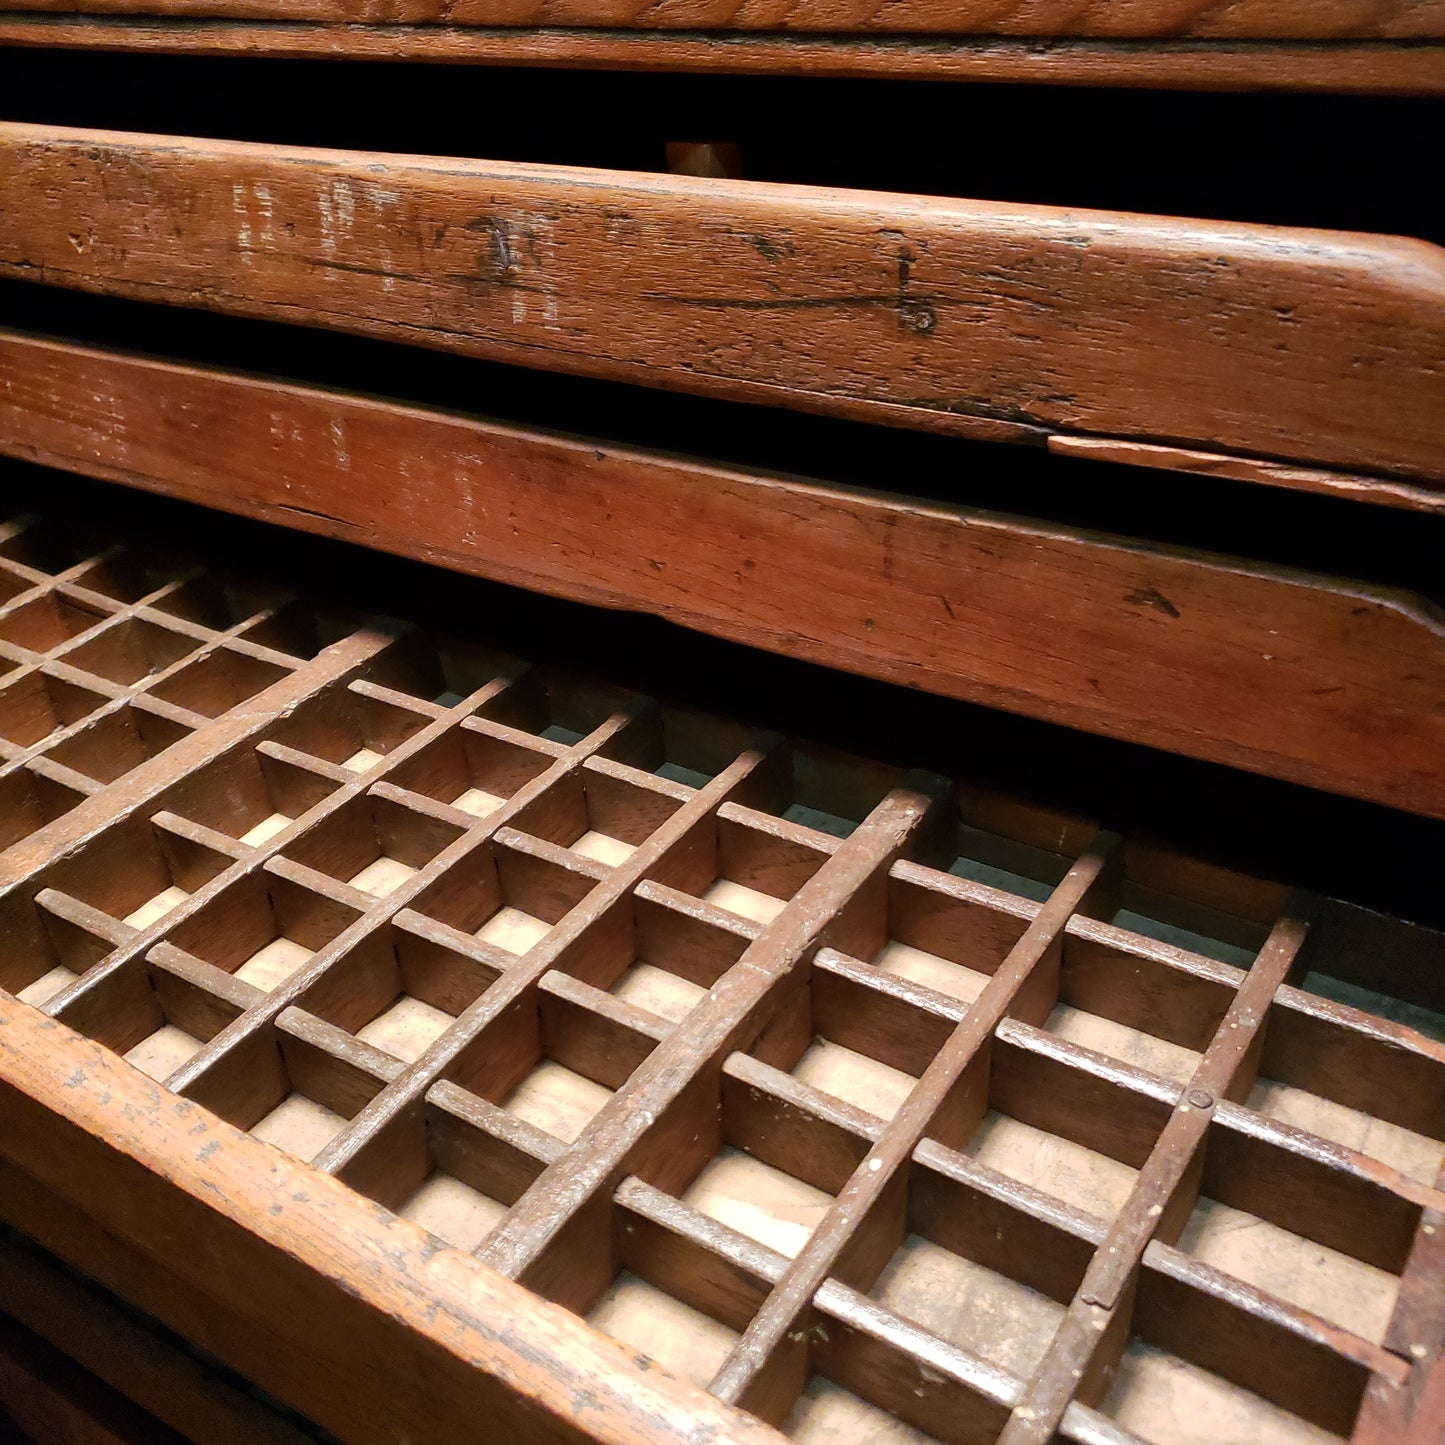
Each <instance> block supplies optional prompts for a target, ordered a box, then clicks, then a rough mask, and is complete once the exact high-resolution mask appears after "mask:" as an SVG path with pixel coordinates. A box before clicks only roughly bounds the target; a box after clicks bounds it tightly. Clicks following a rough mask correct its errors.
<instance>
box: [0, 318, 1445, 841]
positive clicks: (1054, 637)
mask: <svg viewBox="0 0 1445 1445" xmlns="http://www.w3.org/2000/svg"><path fill="white" fill-rule="evenodd" d="M0 451H5V452H9V453H10V454H12V455H15V456H20V457H25V458H28V459H31V460H37V461H41V462H44V463H46V464H48V465H51V466H57V467H64V468H68V469H70V470H73V471H79V472H84V473H87V474H89V475H92V476H96V477H100V478H105V479H109V480H113V481H120V482H125V483H127V484H130V485H133V486H140V487H145V488H147V489H149V490H152V491H157V492H163V493H166V494H169V495H172V496H180V497H185V498H187V499H189V500H193V501H198V502H202V503H205V504H206V505H208V506H213V507H222V508H225V509H227V510H230V511H236V512H242V513H245V514H247V515H250V516H255V517H260V518H263V519H266V520H269V521H279V522H282V523H285V524H286V525H289V526H293V527H299V528H303V529H306V530H309V531H314V532H321V533H324V534H326V535H328V536H333V537H341V538H345V539H348V540H352V541H359V542H362V543H364V544H366V545H367V546H371V547H379V548H383V549H385V550H388V551H392V552H399V553H403V554H405V555H408V556H412V557H418V558H422V559H424V560H427V561H431V562H439V563H441V564H443V565H444V566H447V567H451V568H455V569H458V570H461V571H464V572H471V573H476V574H480V575H484V576H487V577H491V578H494V579H498V580H501V581H504V582H512V583H517V584H520V585H521V586H524V587H527V588H530V589H533V590H537V591H543V592H549V593H553V594H556V595H560V596H564V597H568V598H572V599H574V600H578V601H584V602H594V603H597V602H600V603H602V604H604V605H606V606H610V607H625V608H630V609H634V610H645V611H649V612H653V613H657V614H659V615H661V616H665V617H668V618H670V619H672V620H674V621H676V622H680V623H683V624H685V625H686V626H689V627H694V628H698V629H700V630H702V631H704V632H710V633H713V634H715V635H718V636H722V637H726V638H730V639H733V640H736V641H740V642H745V643H749V644H752V645H754V646H760V647H765V648H770V649H772V650H774V651H780V652H784V653H786V654H788V655H790V656H793V657H803V658H807V659H810V660H812V661H815V662H821V663H824V664H827V665H829V666H832V667H839V668H845V669H847V670H849V671H852V672H858V673H863V674H866V675H870V676H873V677H879V678H883V679H886V680H888V681H890V682H901V683H906V684H909V685H912V686H918V687H923V688H926V689H928V690H929V691H932V692H936V693H941V694H944V695H946V696H950V697H957V698H964V699H968V700H971V701H976V702H983V703H987V704H989V705H991V706H995V707H1002V708H1006V709H1009V710H1011V711H1016V712H1025V713H1030V714H1032V715H1034V716H1037V717H1044V718H1049V719H1052V720H1055V721H1060V722H1065V723H1068V724H1069V725H1071V726H1074V727H1080V728H1085V729H1088V730H1090V731H1093V732H1101V733H1106V734H1111V735H1113V736H1117V737H1124V738H1128V739H1130V740H1133V741H1142V742H1147V743H1149V744H1152V745H1154V746H1157V747H1163V748H1168V749H1170V750H1173V751H1176V752H1181V753H1186V754H1189V755H1191V756H1194V757H1200V758H1206V759H1209V760H1211V761H1216V762H1224V763H1227V764H1230V765H1233V766H1238V767H1245V768H1250V769H1253V770H1255V771H1258V772H1263V773H1266V774H1271V775H1273V776H1278V777H1284V778H1288V779H1291V780H1293V781H1296V782H1302V783H1306V784H1308V785H1311V786H1315V787H1322V788H1327V789H1331V790H1333V791H1335V792H1341V793H1348V794H1353V795H1355V796H1359V797H1364V798H1369V799H1372V800H1375V801H1381V802H1386V803H1389V804H1392V805H1394V806H1396V807H1401V808H1407V809H1410V810H1412V811H1415V812H1419V813H1424V814H1427V815H1433V816H1435V817H1445V626H1442V622H1441V619H1440V616H1439V614H1438V611H1437V610H1436V609H1435V608H1433V607H1432V606H1431V605H1430V604H1428V603H1425V602H1423V601H1421V600H1420V599H1418V598H1414V597H1411V596H1408V595H1406V594H1402V593H1393V592H1390V591H1388V590H1384V589H1378V588H1371V587H1366V586H1362V585H1360V584H1354V583H1347V582H1343V581H1334V580H1331V579H1328V578H1323V577H1319V576H1311V575H1310V574H1308V573H1302V572H1292V571H1289V570H1286V569H1282V568H1270V567H1266V566H1259V565H1251V564H1248V563H1243V562H1239V561H1236V560H1232V559H1228V558H1216V557H1208V556H1205V555H1200V554H1187V553H1183V552H1179V551H1174V550H1170V549H1166V548H1161V547H1155V546H1147V545H1144V544H1139V543H1131V542H1129V541H1128V540H1127V539H1122V538H1109V537H1105V536H1100V535H1093V534H1086V533H1077V532H1065V531H1063V530H1059V529H1054V530H1045V529H1043V528H1041V527H1039V526H1038V525H1031V524H1029V523H1026V522H1022V521H1017V520H1012V519H1009V518H1007V517H1001V516H996V515H990V514H985V513H980V512H973V511H967V510H962V509H951V508H945V507H940V506H934V505H926V504H922V503H914V502H910V501H908V500H907V499H905V498H899V497H888V496H884V495H881V494H875V493H866V492H859V491H849V490H844V489H840V488H835V487H825V486H821V485H813V484H808V483H803V482H799V481H795V480H793V479H790V478H769V477H761V476H757V475H752V474H748V473H743V472H739V471H735V470H724V469H720V468H716V467H709V466H705V465H701V464H691V463H687V462H684V461H681V460H677V459H674V458H669V457H662V456H657V455H649V454H645V453H639V452H632V451H627V450H624V449H619V448H614V447H612V446H610V445H608V446H606V447H605V448H604V447H603V446H601V445H598V444H594V443H590V442H586V441H582V440H576V439H571V438H566V437H561V436H553V435H546V434H541V433H537V432H529V431H524V430H520V429H517V428H513V427H506V426H502V425H499V424H495V423H489V422H485V421H480V420H477V419H475V418H470V417H465V416H458V415H454V414H447V413H442V412H437V411H427V410H423V409H419V408H415V407H404V406H398V405H389V404H386V403H383V402H379V401H376V400H374V399H371V398H367V397H362V396H357V395H353V394H344V393H338V392H331V391H322V390H317V389H313V388H307V387H300V386H294V385H288V384H285V383H282V382H273V381H265V380H259V379H255V378H250V377H244V376H239V375H235V374H231V373H226V372H221V371H212V370H205V369H200V368H194V367H188V366H179V365H168V364H166V363H163V362H158V361H149V360H144V359H142V358H138V357H134V356H128V355H125V354H122V353H116V352H110V351H101V350H95V349H90V348H84V347H80V346H76V345H70V344H65V343H60V342H51V341H46V340H43V339H40V338H37V337H33V336H27V335H23V334H19V333H14V332H6V331H0ZM1419 500H1420V502H1421V504H1422V505H1426V504H1427V503H1428V505H1430V506H1432V507H1438V506H1442V505H1445V493H1434V492H1432V493H1431V494H1429V497H1428V498H1425V497H1424V496H1423V495H1422V496H1420V497H1419ZM619 538H623V539H626V541H625V545H619V544H618V539H619ZM84 583H85V579H84V577H83V576H82V577H79V578H77V579H76V582H75V583H74V584H73V583H71V582H66V583H64V584H62V590H61V592H60V593H59V594H57V596H58V598H59V599H60V600H57V601H56V602H54V603H51V604H46V606H49V607H56V606H60V607H62V608H63V607H64V606H69V605H71V600H72V599H73V601H74V605H78V606H81V607H86V608H90V609H92V610H91V611H89V612H84V613H81V614H74V606H71V614H74V615H75V616H76V619H77V622H78V623H84V622H87V621H91V620H93V619H94V616H95V614H94V611H93V609H94V608H96V607H101V606H103V605H104V604H103V603H99V602H95V601H94V600H83V599H82V598H81V594H80V593H77V592H76V590H75V588H76V586H77V585H79V586H81V587H82V588H83V587H84ZM42 610H44V609H43V608H42V605H41V604H40V603H39V602H38V601H37V602H35V603H34V604H33V605H32V606H31V607H30V609H29V610H28V611H25V612H24V613H22V614H21V616H22V619H23V618H24V617H30V616H32V615H36V616H38V615H39V614H40V613H41V611H42ZM153 610H154V609H152V611H153ZM71 614H67V615H71ZM45 615H46V616H47V618H48V617H49V612H46V614H45ZM148 615H150V614H148ZM152 620H156V619H154V618H153V617H152ZM47 625H53V624H49V623H48V624H47ZM20 627H21V623H20V622H19V621H17V623H15V624H12V625H10V626H9V627H8V628H7V627H5V626H3V625H0V646H3V645H4V639H5V638H6V637H10V638H12V639H13V640H16V641H23V640H24V639H23V637H22V635H21V631H20ZM243 635H246V634H243ZM70 657H71V654H70V653H66V654H64V658H66V659H69V658H70ZM62 665H63V666H73V663H71V662H69V661H65V662H63V664H62ZM277 665H282V664H280V663H278V664H277ZM86 685H89V684H88V683H87V684H86ZM115 690H116V691H119V690H121V689H120V688H119V685H117V687H116V689H115ZM156 691H157V689H156V688H155V687H153V686H151V685H150V684H149V683H147V684H146V686H145V688H143V689H142V697H141V698H140V699H138V700H137V703H136V705H137V706H138V707H142V708H148V707H150V706H151V704H150V703H149V702H148V701H147V700H146V699H148V698H150V697H152V696H154V695H155V693H156ZM159 691H160V693H161V694H162V695H165V692H166V689H165V686H164V685H162V686H161V687H160V689H159ZM37 725H38V724H37ZM153 726H155V727H159V726H162V723H160V722H155V723H154V724H153ZM0 746H3V745H0ZM50 760H51V761H55V760H56V757H55V756H54V755H51V756H50ZM62 781H63V780H62Z"/></svg>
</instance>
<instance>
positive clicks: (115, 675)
mask: <svg viewBox="0 0 1445 1445" xmlns="http://www.w3.org/2000/svg"><path fill="white" fill-rule="evenodd" d="M201 646H203V644H202V643H201V642H198V641H197V640H196V639H195V638H194V637H190V636H188V635H187V634H186V633H184V632H173V631H172V630H171V629H170V628H169V627H161V626H159V625H158V624H156V623H154V622H147V621H145V620H144V619H143V618H139V617H122V618H120V619H119V620H118V621H117V622H115V623H114V624H112V625H111V626H109V627H105V628H102V629H101V630H99V631H98V632H97V633H96V634H95V636H94V637H90V638H87V639H86V640H85V641H84V642H82V643H80V644H79V645H78V646H76V647H73V648H71V649H70V650H69V651H68V652H67V653H66V654H65V661H66V662H67V663H68V664H69V665H70V666H71V667H78V668H80V669H81V670H82V671H84V672H91V673H94V674H95V675H96V676H97V677H104V678H109V679H110V681H111V682H118V683H120V684H121V685H122V686H124V687H130V686H131V685H132V684H133V683H137V682H140V681H141V679H142V678H146V677H150V676H152V675H153V674H154V673H157V672H164V671H165V670H166V669H167V668H168V667H170V666H172V665H173V664H174V663H177V662H179V661H180V660H181V658H183V657H188V656H189V655H190V654H191V653H193V652H195V651H196V650H197V649H198V648H200V647H201Z"/></svg>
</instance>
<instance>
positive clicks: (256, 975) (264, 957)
mask: <svg viewBox="0 0 1445 1445" xmlns="http://www.w3.org/2000/svg"><path fill="white" fill-rule="evenodd" d="M360 916H361V915H360V913H359V912H358V911H357V910H356V909H355V908H352V907H350V906H349V905H347V904H345V903H342V902H340V901H338V900H337V899H335V898H331V897H328V896H326V895H324V894H321V893H317V892H314V891H312V890H311V889H309V888H305V887H303V886H302V885H300V884H299V883H295V882H293V881H292V880H291V879H289V878H282V877H278V876H276V875H274V874H271V873H267V872H257V873H252V874H249V875H248V876H246V877H244V878H242V879H240V880H239V881H238V882H236V883H234V884H232V885H231V886H230V887H228V888H225V889H223V890H222V891H221V892H220V893H219V894H218V895H217V896H216V897H215V898H213V899H211V900H210V901H209V902H208V903H206V904H205V905H203V906H202V907H201V908H198V909H197V910H196V911H195V912H194V913H192V914H191V915H190V916H189V917H187V918H186V919H185V920H184V922H182V923H181V924H180V925H179V926H178V927H177V928H175V929H173V930H172V931H171V933H170V935H169V940H168V941H169V942H170V943H171V944H173V945H174V946H175V947H177V948H179V949H181V950H183V951H184V952H185V953H188V954H190V955H191V956H192V957H194V958H197V959H200V960H201V961H202V962H205V963H209V964H213V965H214V966H215V967H216V968H219V969H221V970H223V971H224V972H226V973H230V974H234V975H235V976H236V977H237V978H239V979H241V980H242V982H244V983H248V984H250V985H251V986H252V987H253V988H256V989H260V990H261V991H262V992H263V993H264V992H269V991H270V990H271V989H274V988H277V987H279V986H280V985H281V984H282V983H284V982H285V981H286V980H287V979H288V978H290V977H291V975H292V974H294V973H295V972H296V970H297V969H299V968H301V967H302V966H303V965H304V964H306V963H307V962H308V961H309V960H310V959H311V957H312V955H313V954H314V953H315V952H316V951H317V950H318V949H322V948H325V947H326V945H327V944H328V943H330V942H331V940H332V939H333V938H335V937H336V936H337V935H338V934H339V933H341V932H342V931H343V930H344V929H346V928H347V927H349V926H350V925H351V924H352V923H354V922H355V921H356V919H357V918H359V917H360Z"/></svg>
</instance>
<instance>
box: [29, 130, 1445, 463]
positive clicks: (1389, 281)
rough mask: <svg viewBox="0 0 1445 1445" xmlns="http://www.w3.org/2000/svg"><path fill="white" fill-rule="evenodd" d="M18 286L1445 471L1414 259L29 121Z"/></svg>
mask: <svg viewBox="0 0 1445 1445" xmlns="http://www.w3.org/2000/svg"><path fill="white" fill-rule="evenodd" d="M119 175H124V176H125V178H126V183H125V185H124V186H123V187H120V186H117V185H115V184H114V181H115V178H116V177H117V176H119ZM704 257H705V258H706V264H703V263H702V258H704ZM0 275H5V276H10V277H15V278H18V279H22V280H31V281H44V282H48V283H51V284H56V285H65V286H73V287H77V288H80V289H82V290H90V291H100V292H106V293H110V294H115V295H123V296H129V297H135V298H140V299H145V300H152V301H166V302H172V303H176V304H181V305H188V306H203V307H207V308H210V309H213V310H218V311H225V312H231V313H235V314H239V315H247V316H256V317H265V318H270V319H274V320H283V321H291V322H299V323H303V324H307V325H316V326H324V327H328V328H332V329H338V330H342V331H350V332H357V333H363V334H368V335H374V336H381V337H387V338H390V339H394V340H402V341H408V342H413V343H416V344H419V345H425V346H432V347H438V348H441V349H444V350H451V351H458V352H463V353H466V354H468V355H473V356H481V357H488V358H491V359H493V360H497V361H504V362H513V363H518V364H520V365H523V366H529V367H541V368H553V369H558V370H563V371H570V372H577V373H582V374H586V375H590V376H601V377H608V378H612V379H616V380H623V381H633V382H641V383H644V384H646V385H652V386H662V387H670V388H675V389H679V390H683V391H692V392H698V393H702V394H706V395H712V396H721V397H727V398H731V399H734V400H741V401H759V402H768V403H773V404H784V405H790V406H796V407H800V408H803V409H805V410H812V411H819V412H825V413H828V414H831V415H835V416H846V417H854V418H860V419H864V420H874V421H883V422H890V423H895V424H899V425H908V426H917V427H922V428H925V429H929V430H934V431H942V432H948V433H957V434H960V435H970V436H986V437H993V438H1004V439H1014V440H1031V441H1033V442H1035V443H1040V444H1041V443H1043V442H1045V441H1047V440H1048V439H1049V438H1050V437H1052V436H1056V435H1060V436H1066V437H1069V436H1085V437H1104V438H1112V439H1115V440H1116V441H1117V440H1119V439H1122V440H1124V441H1127V442H1130V443H1139V442H1143V443H1149V444H1151V445H1152V444H1160V443H1163V444H1165V445H1166V446H1167V447H1168V448H1172V449H1173V454H1174V455H1175V458H1176V460H1178V461H1179V462H1180V464H1190V463H1189V458H1188V457H1187V456H1185V455H1182V453H1187V452H1188V451H1190V450H1200V449H1202V450H1203V451H1206V452H1209V453H1220V452H1226V453H1239V454H1242V455H1245V456H1248V457H1254V458H1258V459H1264V460H1274V461H1281V462H1289V463H1296V464H1304V465H1305V466H1307V467H1312V468H1327V469H1335V470H1340V471H1344V472H1347V473H1360V472H1364V473H1371V474H1376V473H1378V474H1389V475H1392V476H1394V477H1396V478H1397V479H1405V480H1412V479H1413V480H1415V481H1432V482H1435V483H1439V482H1441V481H1442V480H1445V362H1442V356H1445V261H1442V252H1441V251H1440V249H1439V248H1437V247H1434V246H1430V245H1427V244H1424V243H1422V242H1415V241H1408V240H1400V239H1392V238H1386V237H1379V236H1364V235H1346V234H1336V233H1329V232H1316V231H1303V230H1288V229H1276V228H1269V227H1258V226H1247V225H1240V224H1230V223H1224V222H1192V221H1177V220H1166V219H1161V218H1157V217H1144V216H1127V215H1121V214H1118V213H1108V212H1087V211H1063V210H1055V209H1051V208H1048V207H1042V206H1015V205H1000V204H983V203H976V202H968V201H953V200H930V199H926V198H921V197H904V196H892V195H883V194H877V193H871V192H861V191H858V192H850V191H840V190H831V189H824V188H810V187H804V186H786V185H775V184H768V183H762V182H751V183H750V182H746V181H726V180H704V179H698V178H694V177H686V176H662V175H646V174H630V173H622V172H610V171H591V170H580V169H567V168H562V167H549V166H540V165H525V164H516V163H508V164H503V163H493V162H484V161H463V160H446V159H439V158H434V157H407V156H392V155H388V156H382V155H375V154H363V153H351V152H335V151H313V150H304V149H299V148H296V149H293V148H286V147H277V146H269V145H251V144H243V143H236V142H231V143H227V142H218V141H202V140H192V139H186V138H182V137H175V136H171V137H156V136H140V135H120V134H108V133H103V132H95V131H79V130H67V129H58V128H52V127H45V126H34V125H19V124H5V125H0ZM1159 459H1160V458H1159V457H1157V456H1156V457H1155V458H1154V460H1155V461H1157V460H1159ZM1193 464H1199V463H1197V462H1196V463H1193Z"/></svg>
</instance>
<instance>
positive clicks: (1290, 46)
mask: <svg viewBox="0 0 1445 1445" xmlns="http://www.w3.org/2000/svg"><path fill="white" fill-rule="evenodd" d="M0 44H3V45H13V46H58V47H65V48H67V49H75V50H113V51H141V52H144V51H152V52H157V53H162V54H177V55H257V56H262V55H264V56H274V57H282V58H298V59H299V58H304V57H307V56H334V57H346V58H349V59H358V60H359V59H366V60H402V61H415V62H421V63H431V64H442V65H519V66H520V65H527V66H551V67H556V68H566V67H575V68H581V67H586V68H590V69H601V70H678V71H694V72H708V71H716V72H720V73H723V74H735V75H809V76H825V77H833V78H842V77H850V76H852V77H857V76H875V77H883V76H887V77H893V78H900V79H913V80H973V81H995V82H997V81H1003V82H1009V83H1013V84H1029V85H1112V86H1137V87H1140V88H1143V89H1155V90H1181V89H1182V90H1223V91H1233V90H1263V91H1316V92H1328V93H1332V94H1350V93H1352V94H1374V95H1440V94H1442V93H1445V45H1439V44H1434V43H1424V44H1422V43H1420V42H1390V41H1353V42H1352V41H1334V42H1328V43H1319V42H1287V41H1277V42H1260V41H1227V40H1210V41H1200V40H1183V41H1168V40H1160V41H1119V40H1080V39H1065V40H1054V41H1051V42H1050V43H1048V44H1047V45H1043V44H1040V43H1039V42H1038V41H1037V40H1017V39H1013V40H1010V39H999V38H996V37H959V38H956V39H955V38H944V37H929V38H927V39H916V38H908V37H885V36H878V35H870V36H867V37H849V36H832V35H806V34H803V33H801V32H795V33H793V34H791V35H780V34H776V33H773V34H768V33H759V32H749V31H732V32H727V31H708V32H701V31H679V30H669V31H656V30H653V31H643V30H603V29H595V28H589V29H585V30H583V29H562V28H560V27H496V26H490V27H485V26H458V25H440V24H429V25H384V24H367V25H326V24H317V23H314V22H307V21H265V20H195V19H165V18H157V17H147V16H140V15H134V16H132V15H124V16H104V15H83V16H81V15H74V14H70V15H66V14H53V15H38V14H13V13H12V14H7V13H6V12H4V11H0Z"/></svg>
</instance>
